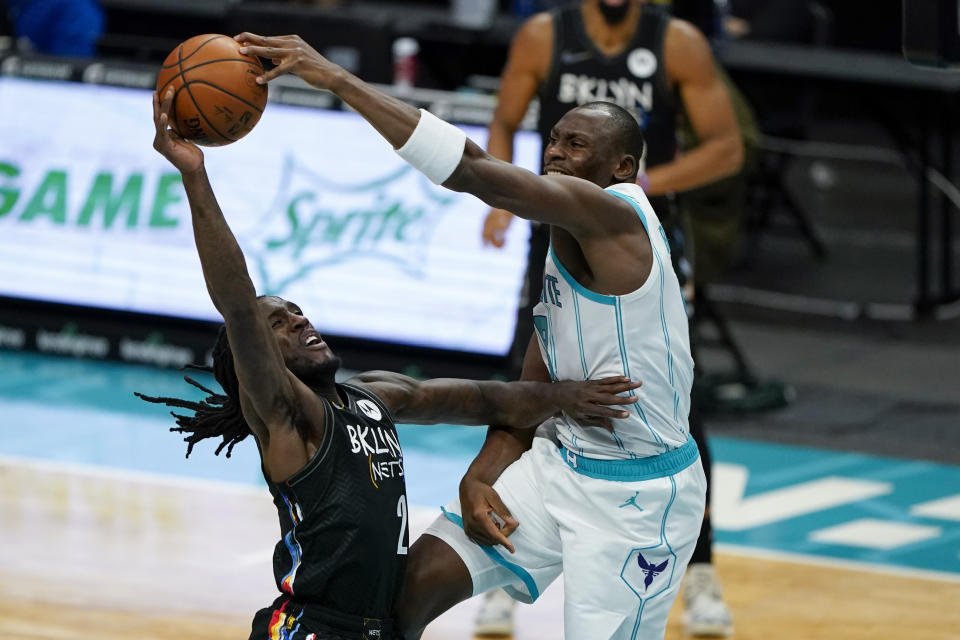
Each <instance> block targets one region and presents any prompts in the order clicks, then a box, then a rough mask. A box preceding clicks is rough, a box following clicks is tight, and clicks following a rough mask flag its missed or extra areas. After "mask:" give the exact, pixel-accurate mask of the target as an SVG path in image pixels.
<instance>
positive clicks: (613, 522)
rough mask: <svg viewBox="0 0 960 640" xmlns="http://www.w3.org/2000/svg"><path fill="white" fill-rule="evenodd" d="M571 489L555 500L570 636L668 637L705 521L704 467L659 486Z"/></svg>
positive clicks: (604, 484)
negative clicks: (674, 606)
mask: <svg viewBox="0 0 960 640" xmlns="http://www.w3.org/2000/svg"><path fill="white" fill-rule="evenodd" d="M574 473H575V472H574ZM554 484H555V485H559V484H560V483H559V482H555V483H554ZM567 484H569V485H570V486H568V487H567V488H565V489H563V490H558V491H551V493H550V494H549V497H548V505H549V506H550V508H551V509H553V510H557V511H559V513H557V519H558V521H559V522H560V527H561V537H562V540H563V553H564V565H563V569H564V593H565V601H564V627H565V634H566V637H569V638H587V637H589V638H610V639H616V640H627V639H629V640H634V639H636V638H643V639H644V640H656V639H657V638H662V637H663V634H664V631H665V629H666V621H667V614H668V613H669V611H670V607H671V605H672V603H673V600H674V599H675V597H676V595H677V593H678V592H679V588H680V583H681V580H682V578H683V574H684V571H685V569H686V566H687V563H688V562H689V560H690V556H691V555H692V553H693V547H694V544H695V541H696V535H697V531H698V530H699V527H700V522H701V520H702V518H703V508H704V493H705V479H704V477H703V470H702V468H701V466H700V463H699V461H694V463H692V464H689V466H687V467H685V468H684V469H683V470H681V471H679V472H677V473H676V474H674V475H672V476H667V477H662V478H655V479H651V480H644V481H634V482H616V481H609V480H600V479H594V478H590V477H585V476H583V475H578V476H577V478H576V481H575V482H573V483H569V482H568V483H567Z"/></svg>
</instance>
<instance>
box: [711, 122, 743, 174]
mask: <svg viewBox="0 0 960 640" xmlns="http://www.w3.org/2000/svg"><path fill="white" fill-rule="evenodd" d="M714 153H715V156H716V166H718V167H719V169H720V171H721V173H722V176H729V175H732V174H734V173H736V172H738V171H740V168H741V167H743V159H744V149H743V140H741V138H740V132H739V131H736V132H734V133H731V134H729V135H724V136H722V137H719V138H717V139H716V140H715V142H714Z"/></svg>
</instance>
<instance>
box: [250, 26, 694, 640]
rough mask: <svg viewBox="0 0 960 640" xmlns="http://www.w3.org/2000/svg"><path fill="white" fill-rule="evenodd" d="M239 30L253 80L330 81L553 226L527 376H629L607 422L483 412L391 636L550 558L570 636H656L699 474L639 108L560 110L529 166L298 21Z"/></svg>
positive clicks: (684, 353)
mask: <svg viewBox="0 0 960 640" xmlns="http://www.w3.org/2000/svg"><path fill="white" fill-rule="evenodd" d="M237 40H239V41H240V42H241V43H242V44H243V45H244V47H245V49H241V50H242V51H244V52H245V53H251V54H254V55H259V56H261V57H264V58H269V59H271V60H273V61H274V63H275V64H277V66H276V68H274V69H273V70H271V71H269V72H267V73H266V74H264V76H263V77H262V78H260V80H259V81H261V82H266V81H268V80H270V79H272V78H274V77H276V76H278V75H281V74H284V73H294V74H296V75H298V76H300V77H301V78H302V79H304V80H305V81H306V82H308V83H309V84H311V85H313V86H314V87H317V88H320V89H326V90H329V91H332V92H333V93H335V94H336V95H337V96H339V97H340V98H341V99H342V100H343V101H344V102H346V103H347V104H348V105H349V106H350V107H352V108H353V109H354V110H355V111H356V112H357V113H359V114H360V115H361V116H363V117H364V118H366V119H367V120H368V121H369V122H370V123H371V124H372V125H373V127H374V128H375V129H376V130H377V131H378V132H379V133H380V134H381V135H382V136H383V137H384V138H386V140H387V141H388V142H389V143H390V144H392V145H393V147H394V148H395V149H397V153H399V154H400V156H401V157H403V158H404V159H405V160H406V161H408V162H409V163H410V164H412V165H413V166H415V167H416V168H417V169H419V170H420V171H422V172H423V173H424V174H425V175H426V176H427V177H428V178H430V179H431V180H432V181H433V182H435V183H437V184H442V185H443V186H445V187H447V188H449V189H452V190H455V191H464V192H469V193H472V194H474V195H476V196H477V197H479V198H480V199H481V200H483V201H484V202H486V203H487V204H489V205H490V206H492V207H496V208H501V209H506V210H508V211H511V212H514V213H515V214H517V215H519V216H521V217H525V218H528V219H531V220H538V221H540V222H544V223H548V224H550V225H551V247H550V253H549V256H548V258H547V263H546V270H545V277H544V289H543V296H542V298H541V303H540V304H539V305H538V306H537V307H536V309H535V311H534V313H535V318H534V324H535V326H536V331H535V332H534V335H533V336H531V342H530V347H529V349H528V351H527V356H526V360H525V364H524V373H523V377H524V378H526V379H531V380H545V381H546V380H559V379H565V378H567V379H591V378H598V377H603V376H611V375H627V376H630V377H631V378H633V379H636V380H642V381H643V387H641V388H640V389H639V391H638V394H639V400H638V402H636V403H635V404H633V405H631V406H632V407H635V410H634V411H633V413H632V414H631V415H630V417H629V418H625V419H615V420H613V421H612V423H613V424H612V428H608V429H602V428H598V427H597V426H595V425H590V424H585V423H584V422H578V421H576V420H573V419H571V418H570V417H568V416H564V415H561V416H558V417H557V418H555V420H554V424H555V427H556V428H555V434H556V439H553V438H534V437H533V436H532V434H530V433H529V432H527V433H523V432H520V431H513V430H510V429H505V428H499V427H497V426H491V429H490V432H489V433H488V436H487V441H486V442H485V444H484V447H483V450H482V451H481V452H480V454H479V455H478V457H477V458H476V460H475V461H474V462H473V464H472V465H471V467H470V470H469V471H468V474H467V475H466V476H465V478H464V480H463V482H462V483H461V498H462V501H463V505H464V506H463V507H461V501H458V500H455V501H453V502H452V503H451V504H449V505H448V506H447V507H446V509H445V510H444V513H443V514H442V515H441V516H440V517H438V519H437V521H435V522H434V524H433V525H432V526H431V527H430V528H429V529H428V531H427V533H426V534H424V535H423V536H421V538H420V539H419V540H418V541H417V542H416V543H415V544H414V545H412V546H411V548H410V551H409V560H408V570H407V575H406V578H405V581H404V585H403V587H402V588H401V593H400V595H399V597H398V601H397V603H396V606H395V613H396V616H397V619H398V620H399V621H400V623H401V626H403V627H404V630H405V633H406V638H407V639H408V640H410V639H411V638H417V637H419V634H420V632H421V631H422V629H423V627H424V626H425V625H426V624H427V623H428V622H429V621H430V620H432V619H433V618H435V617H436V616H437V615H439V614H440V613H442V612H443V611H445V610H446V609H448V608H449V607H451V606H452V605H454V604H456V603H457V602H459V601H461V600H463V599H466V598H468V597H470V596H471V595H475V594H478V593H482V592H484V591H487V590H490V589H493V588H497V587H505V588H507V589H508V591H509V592H510V593H511V595H513V596H514V597H516V598H517V599H519V600H523V601H527V602H532V601H534V600H536V599H537V597H538V596H539V594H540V593H542V592H543V590H544V589H545V588H546V587H547V586H548V585H549V584H550V583H551V582H552V581H553V580H555V579H556V578H557V577H558V576H559V575H560V574H561V573H563V575H564V589H565V603H564V625H565V630H566V637H567V638H569V639H571V640H601V639H605V638H617V639H620V638H624V639H627V638H630V639H632V638H644V639H645V640H648V639H651V638H660V637H662V636H663V633H664V629H665V626H666V618H667V612H668V611H669V609H670V606H671V604H672V601H673V599H674V597H675V595H676V593H677V590H678V588H679V584H680V580H681V578H682V576H683V573H684V569H685V567H686V565H687V563H688V561H689V559H690V555H691V553H692V552H693V546H694V543H695V541H696V539H697V535H698V534H699V531H700V525H701V522H702V520H703V512H704V501H705V492H706V480H705V477H704V473H703V468H702V466H701V464H700V460H699V456H698V453H697V447H696V445H695V444H694V442H693V441H692V440H691V439H690V438H689V434H688V427H687V412H688V410H689V402H690V386H691V382H692V379H693V360H692V358H691V356H690V345H689V339H688V335H689V332H688V327H687V316H686V313H685V311H684V303H683V299H682V296H681V292H680V286H679V284H678V282H677V278H676V275H675V274H674V272H673V269H672V266H671V262H670V258H669V249H668V247H667V242H666V238H665V236H664V233H663V231H662V229H661V227H660V223H659V221H658V220H657V217H656V214H655V213H654V212H653V210H652V209H651V207H650V205H649V203H648V202H647V199H646V197H645V196H644V194H643V192H642V190H641V189H640V188H639V187H637V186H636V185H635V184H634V182H635V180H636V177H637V171H638V168H639V167H640V163H641V160H642V157H643V144H644V143H643V136H642V134H641V132H640V129H639V126H638V125H637V122H636V120H635V119H634V118H633V117H632V116H631V115H630V114H629V113H628V112H626V111H624V110H623V109H621V108H620V107H617V106H615V105H612V104H610V103H591V104H587V105H583V106H580V107H577V108H575V109H573V110H571V111H569V112H568V113H567V114H566V115H564V116H563V117H562V118H561V119H560V121H559V122H557V124H556V125H555V126H554V128H553V130H552V132H551V135H550V140H549V143H548V144H547V146H546V149H545V150H544V162H543V165H544V170H545V171H544V173H545V175H542V176H538V175H536V174H533V173H531V172H529V171H526V170H524V169H521V168H518V167H514V166H512V165H510V164H508V163H505V162H502V161H500V160H497V159H495V158H493V157H492V156H490V155H488V154H487V153H486V152H485V151H484V150H483V149H482V148H480V147H479V146H477V145H476V144H474V143H473V142H472V141H471V140H469V139H466V137H465V135H464V134H463V132H461V131H460V130H459V129H457V128H456V127H453V126H452V125H450V124H448V123H446V122H444V121H442V120H440V119H438V118H437V117H436V116H433V115H432V114H430V113H429V112H428V111H425V110H419V111H418V110H417V109H415V108H413V107H411V106H410V105H407V104H405V103H403V102H401V101H399V100H396V99H394V98H391V97H389V96H387V95H385V94H383V93H381V92H379V91H377V90H376V89H375V88H373V87H371V86H370V85H368V84H366V83H364V82H363V81H362V80H360V79H359V78H357V77H355V76H353V75H352V74H350V73H348V72H347V71H345V70H344V69H342V68H340V67H339V66H337V65H335V64H333V63H331V62H329V61H328V60H326V59H325V58H323V57H322V56H321V55H320V54H318V53H317V52H316V51H315V50H314V49H313V48H311V47H310V46H309V45H307V44H306V43H304V42H303V41H302V40H301V39H300V38H299V37H297V36H282V37H276V38H267V37H263V36H258V35H254V34H250V33H244V34H240V35H238V36H237ZM607 426H608V427H610V425H609V424H608V425H607ZM465 522H466V530H465V529H464V526H465V524H464V523H465Z"/></svg>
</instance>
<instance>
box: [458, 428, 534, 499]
mask: <svg viewBox="0 0 960 640" xmlns="http://www.w3.org/2000/svg"><path fill="white" fill-rule="evenodd" d="M535 433H536V431H535V430H534V429H511V428H509V427H502V426H491V427H490V428H489V429H488V430H487V438H486V440H485V441H484V443H483V447H482V448H481V449H480V452H479V453H478V454H477V457H476V458H474V459H473V462H472V463H470V467H469V468H468V469H467V472H466V473H465V474H464V476H463V480H461V482H469V481H478V482H482V483H484V484H489V485H492V484H493V483H494V482H495V481H496V480H497V478H499V477H500V474H501V473H503V470H504V469H506V468H507V467H509V466H510V465H511V464H513V463H514V462H515V461H517V460H519V459H520V456H522V455H523V452H524V451H526V450H528V449H529V448H530V446H531V445H532V444H533V438H534V435H535Z"/></svg>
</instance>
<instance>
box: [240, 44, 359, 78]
mask: <svg viewBox="0 0 960 640" xmlns="http://www.w3.org/2000/svg"><path fill="white" fill-rule="evenodd" d="M234 40H236V41H237V42H239V43H240V44H241V45H243V46H242V47H241V48H240V53H242V54H245V55H249V56H259V57H261V58H267V59H268V60H270V61H271V62H273V64H275V65H276V67H274V68H273V69H271V70H270V71H267V72H266V73H264V74H263V75H262V76H260V77H258V78H257V82H258V83H260V84H266V83H268V82H270V81H271V80H273V79H274V78H276V77H278V76H282V75H283V74H285V73H292V74H293V75H295V76H299V77H300V78H302V79H303V80H304V81H305V82H306V83H307V84H309V85H311V86H313V87H316V88H317V89H327V90H329V89H330V88H331V86H333V83H334V82H336V80H337V79H338V78H339V77H340V74H341V73H342V72H343V69H342V68H341V67H340V66H338V65H336V64H334V63H332V62H330V61H329V60H327V59H326V58H324V57H323V56H322V55H320V54H319V53H317V50H316V49H314V48H313V47H311V46H310V45H308V44H307V43H306V42H304V41H303V39H302V38H301V37H300V36H296V35H293V36H272V37H267V36H259V35H257V34H255V33H249V32H247V31H244V32H243V33H241V34H238V35H236V36H234Z"/></svg>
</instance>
